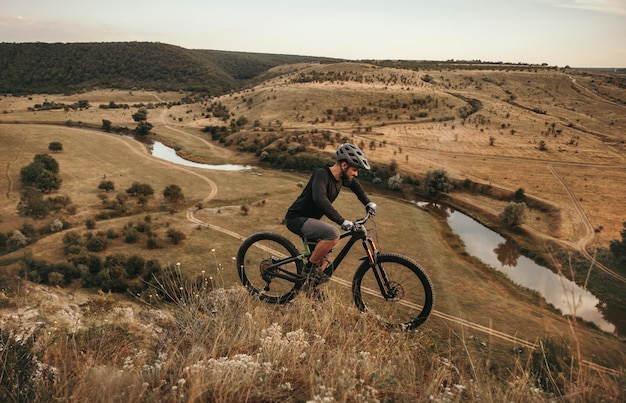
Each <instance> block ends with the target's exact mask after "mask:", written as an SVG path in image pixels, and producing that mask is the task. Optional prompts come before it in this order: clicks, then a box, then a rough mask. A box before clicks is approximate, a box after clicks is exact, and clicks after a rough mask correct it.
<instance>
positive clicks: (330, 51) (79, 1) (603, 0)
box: [0, 0, 626, 67]
mask: <svg viewBox="0 0 626 403" xmlns="http://www.w3.org/2000/svg"><path fill="white" fill-rule="evenodd" d="M126 41H148V42H161V43H167V44H171V45H177V46H181V47H183V48H187V49H217V50H228V51H239V52H258V53H278V54H290V55H305V56H324V57H336V58H342V59H351V60H362V59H406V60H449V59H455V60H482V61H492V62H511V63H520V62H521V63H538V64H540V63H547V64H548V65H551V66H561V67H563V66H566V65H568V66H571V67H626V0H429V1H425V0H379V1H371V0H317V1H316V0H308V1H301V0H219V1H215V0H174V1H167V2H165V1H160V0H151V1H146V0H124V1H121V0H98V1H93V0H91V1H90V0H61V1H52V0H0V42H48V43H52V42H126Z"/></svg>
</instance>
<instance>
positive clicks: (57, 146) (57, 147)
mask: <svg viewBox="0 0 626 403" xmlns="http://www.w3.org/2000/svg"><path fill="white" fill-rule="evenodd" d="M48 150H50V151H52V152H53V153H57V152H59V151H63V144H61V142H60V141H53V142H51V143H50V144H48Z"/></svg>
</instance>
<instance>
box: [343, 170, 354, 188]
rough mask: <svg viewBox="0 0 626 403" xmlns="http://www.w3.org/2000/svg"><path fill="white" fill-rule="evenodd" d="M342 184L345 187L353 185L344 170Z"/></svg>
mask: <svg viewBox="0 0 626 403" xmlns="http://www.w3.org/2000/svg"><path fill="white" fill-rule="evenodd" d="M341 184H342V185H343V186H350V185H351V184H352V179H351V178H348V175H347V174H346V171H344V170H342V171H341Z"/></svg>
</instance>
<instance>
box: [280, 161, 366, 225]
mask: <svg viewBox="0 0 626 403" xmlns="http://www.w3.org/2000/svg"><path fill="white" fill-rule="evenodd" d="M341 187H342V181H341V179H340V180H337V179H335V177H334V176H333V174H332V172H331V171H330V167H328V166H327V167H324V168H318V169H317V170H316V171H315V172H313V175H312V176H311V179H309V182H308V183H307V185H306V186H305V187H304V190H303V191H302V193H301V194H300V196H298V198H297V199H296V201H294V202H293V204H292V205H291V207H289V209H288V210H287V214H286V216H285V220H287V221H288V220H291V219H293V218H296V217H310V218H316V219H318V220H319V219H320V218H322V216H326V217H328V218H329V219H330V220H332V221H333V222H336V223H337V224H339V225H341V224H343V221H344V218H343V217H342V216H341V214H339V212H338V211H337V210H336V209H335V208H334V207H333V204H332V203H333V202H334V201H335V199H336V198H337V196H339V192H340V191H341ZM348 187H349V188H350V190H352V192H353V193H354V194H355V195H356V196H357V198H358V199H359V200H360V201H361V203H363V205H366V204H367V203H369V202H370V200H369V198H368V197H367V195H366V194H365V190H364V189H363V187H362V186H361V184H360V183H359V181H358V180H357V179H356V178H354V179H353V180H352V183H351V184H350V186H348Z"/></svg>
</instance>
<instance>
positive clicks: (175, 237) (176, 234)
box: [167, 228, 187, 245]
mask: <svg viewBox="0 0 626 403" xmlns="http://www.w3.org/2000/svg"><path fill="white" fill-rule="evenodd" d="M167 238H168V239H169V240H170V242H171V243H172V244H174V245H178V244H179V243H180V241H182V240H184V239H186V238H187V236H186V235H185V234H184V233H183V232H182V231H179V230H177V229H174V228H170V229H168V230H167Z"/></svg>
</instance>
